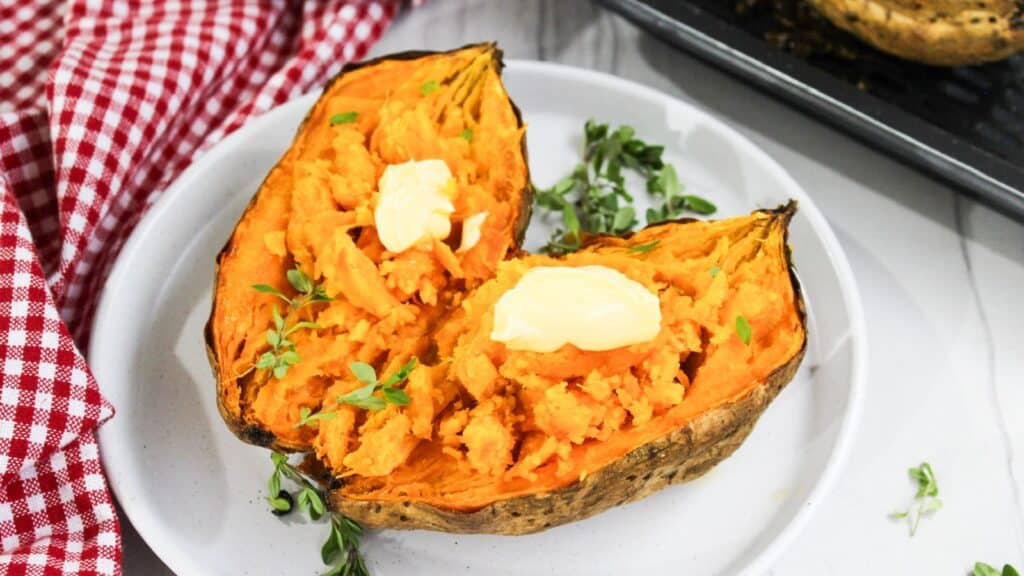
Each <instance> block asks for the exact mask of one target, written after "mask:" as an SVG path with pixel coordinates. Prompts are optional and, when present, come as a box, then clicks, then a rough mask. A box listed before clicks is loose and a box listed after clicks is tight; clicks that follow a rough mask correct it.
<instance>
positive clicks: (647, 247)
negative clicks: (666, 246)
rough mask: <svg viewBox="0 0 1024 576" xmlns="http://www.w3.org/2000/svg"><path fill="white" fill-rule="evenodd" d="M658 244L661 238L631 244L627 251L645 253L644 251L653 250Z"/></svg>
mask: <svg viewBox="0 0 1024 576" xmlns="http://www.w3.org/2000/svg"><path fill="white" fill-rule="evenodd" d="M658 244H661V240H655V241H653V242H648V243H647V244H639V245H637V246H633V247H632V248H630V249H629V253H630V254H646V253H648V252H650V251H651V250H654V249H655V248H657V247H658Z"/></svg>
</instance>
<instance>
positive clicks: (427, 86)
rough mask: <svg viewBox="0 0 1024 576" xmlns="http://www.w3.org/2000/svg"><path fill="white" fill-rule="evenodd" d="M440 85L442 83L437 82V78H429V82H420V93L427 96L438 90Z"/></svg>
mask: <svg viewBox="0 0 1024 576" xmlns="http://www.w3.org/2000/svg"><path fill="white" fill-rule="evenodd" d="M440 87H441V85H440V84H438V83H437V80H428V81H427V82H424V83H423V84H420V94H422V95H424V96H426V95H427V94H430V93H432V92H437V89H438V88H440Z"/></svg>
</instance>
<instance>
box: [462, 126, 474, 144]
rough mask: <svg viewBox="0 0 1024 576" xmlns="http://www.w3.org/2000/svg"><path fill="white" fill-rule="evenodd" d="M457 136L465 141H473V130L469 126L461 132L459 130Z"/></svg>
mask: <svg viewBox="0 0 1024 576" xmlns="http://www.w3.org/2000/svg"><path fill="white" fill-rule="evenodd" d="M459 137H461V138H462V139H463V140H465V141H466V142H472V141H473V131H472V130H470V129H469V128H466V129H465V130H463V131H462V132H459Z"/></svg>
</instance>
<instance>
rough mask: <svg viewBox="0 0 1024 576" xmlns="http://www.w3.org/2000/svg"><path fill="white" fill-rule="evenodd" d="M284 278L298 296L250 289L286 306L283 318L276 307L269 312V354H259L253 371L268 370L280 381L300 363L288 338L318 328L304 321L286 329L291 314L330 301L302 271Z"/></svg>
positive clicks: (264, 288)
mask: <svg viewBox="0 0 1024 576" xmlns="http://www.w3.org/2000/svg"><path fill="white" fill-rule="evenodd" d="M287 276H288V283H289V284H291V285H292V288H294V289H295V291H296V292H298V293H299V295H298V297H296V298H289V297H288V296H285V295H284V293H283V292H281V291H280V290H278V289H277V288H274V287H273V286H270V285H269V284H253V285H252V288H253V290H256V291H257V292H262V293H264V294H272V295H274V296H276V297H278V298H280V299H281V300H282V301H284V302H285V303H286V304H287V305H288V306H287V309H286V315H285V316H281V311H280V310H278V307H277V306H276V305H275V306H274V308H273V310H272V313H273V318H274V327H273V328H271V329H270V330H267V334H266V340H267V344H270V350H269V351H267V352H264V353H263V354H261V355H260V357H259V359H257V360H256V368H257V369H258V370H270V371H271V373H272V374H273V375H274V378H278V379H280V378H284V377H285V375H286V374H288V368H290V367H291V366H293V365H295V364H296V363H297V362H298V361H299V360H301V358H300V357H299V353H298V352H296V351H295V343H294V342H292V341H291V340H290V339H289V336H291V335H292V334H294V333H295V332H296V331H297V330H303V329H309V330H316V329H319V328H320V326H319V325H318V324H316V323H314V322H307V321H299V322H295V323H294V324H292V325H290V326H289V325H288V319H289V318H290V317H291V316H292V314H293V313H295V312H298V311H299V310H301V309H302V308H305V307H306V306H308V305H310V304H312V303H314V302H329V301H330V300H331V298H330V297H329V296H327V294H326V293H325V292H324V288H323V286H319V285H316V286H315V285H313V281H312V280H310V279H309V276H306V273H305V272H303V271H302V270H300V269H298V268H294V269H292V270H289V271H288V274H287Z"/></svg>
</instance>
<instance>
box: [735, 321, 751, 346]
mask: <svg viewBox="0 0 1024 576" xmlns="http://www.w3.org/2000/svg"><path fill="white" fill-rule="evenodd" d="M736 335H737V336H739V337H740V342H743V343H744V344H746V345H747V346H750V338H751V336H753V333H752V331H751V330H750V323H749V322H747V319H746V318H745V317H744V316H743V315H742V314H740V315H739V316H737V317H736Z"/></svg>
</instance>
